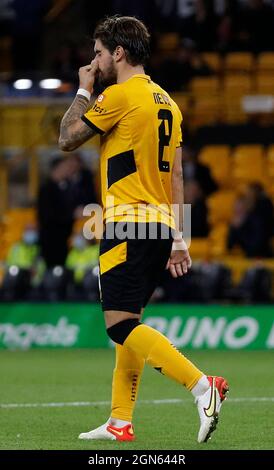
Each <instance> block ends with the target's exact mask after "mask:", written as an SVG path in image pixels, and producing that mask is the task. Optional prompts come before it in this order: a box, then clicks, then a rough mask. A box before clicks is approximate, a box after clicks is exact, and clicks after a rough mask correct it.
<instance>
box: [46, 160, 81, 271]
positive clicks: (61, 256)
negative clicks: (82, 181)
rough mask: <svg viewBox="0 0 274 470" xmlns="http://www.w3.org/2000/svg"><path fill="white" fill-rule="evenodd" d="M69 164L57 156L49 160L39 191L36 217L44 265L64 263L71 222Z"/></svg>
mask: <svg viewBox="0 0 274 470" xmlns="http://www.w3.org/2000/svg"><path fill="white" fill-rule="evenodd" d="M70 175H71V169H70V165H69V164H68V162H67V161H66V160H65V159H62V158H60V157H57V158H55V159H54V160H53V162H52V164H51V170H50V176H49V178H48V180H47V181H46V183H45V184H44V185H43V186H42V187H41V188H40V191H39V195H38V220H39V235H40V237H39V238H40V247H41V254H42V256H43V258H44V259H45V261H46V264H47V267H53V266H56V265H64V263H65V260H66V257H67V253H68V247H67V241H68V238H69V236H70V235H71V231H72V226H73V202H72V198H71V192H70V187H69V183H68V178H69V177H70Z"/></svg>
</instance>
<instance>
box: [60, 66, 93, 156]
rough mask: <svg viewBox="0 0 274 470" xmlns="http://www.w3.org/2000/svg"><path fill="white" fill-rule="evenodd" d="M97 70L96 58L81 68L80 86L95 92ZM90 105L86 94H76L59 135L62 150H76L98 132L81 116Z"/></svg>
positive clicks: (63, 120) (62, 122)
mask: <svg viewBox="0 0 274 470" xmlns="http://www.w3.org/2000/svg"><path fill="white" fill-rule="evenodd" d="M97 70H98V62H97V60H96V58H95V59H94V60H93V61H92V62H91V63H90V64H89V65H85V66H84V67H81V68H80V69H79V85H80V88H83V89H85V90H87V91H88V92H89V93H92V92H93V85H94V80H95V76H96V72H97ZM88 105H89V100H88V99H87V98H86V97H85V96H83V95H79V94H77V95H76V97H75V99H74V101H73V103H72V105H71V106H70V108H69V109H68V110H67V112H66V114H65V115H64V117H63V119H62V121H61V128H60V137H59V148H60V149H61V150H64V151H65V152H70V151H72V150H75V149H77V148H78V147H80V145H82V144H83V143H84V142H86V141H87V140H88V139H90V138H91V137H93V136H94V135H95V134H96V131H95V130H93V129H91V128H90V127H89V126H88V125H87V124H85V123H84V121H82V119H81V116H83V114H85V112H86V111H87V109H88Z"/></svg>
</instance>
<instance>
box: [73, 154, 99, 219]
mask: <svg viewBox="0 0 274 470" xmlns="http://www.w3.org/2000/svg"><path fill="white" fill-rule="evenodd" d="M66 162H67V165H68V171H69V190H70V198H71V201H72V210H73V212H74V217H75V218H81V217H82V216H83V208H84V206H86V205H87V204H91V203H94V202H97V197H96V194H95V188H94V183H93V175H92V173H91V171H90V170H89V169H88V168H86V167H85V165H84V163H83V160H82V159H81V156H80V155H79V154H78V153H71V154H70V155H68V156H67V157H66Z"/></svg>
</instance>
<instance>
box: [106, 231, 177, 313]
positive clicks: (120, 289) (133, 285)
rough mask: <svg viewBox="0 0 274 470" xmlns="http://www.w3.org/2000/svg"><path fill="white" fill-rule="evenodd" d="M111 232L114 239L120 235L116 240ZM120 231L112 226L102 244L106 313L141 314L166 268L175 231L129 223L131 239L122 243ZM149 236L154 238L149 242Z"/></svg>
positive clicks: (129, 236) (128, 236) (127, 238)
mask: <svg viewBox="0 0 274 470" xmlns="http://www.w3.org/2000/svg"><path fill="white" fill-rule="evenodd" d="M119 224H120V227H117V226H119ZM109 228H110V230H109V232H110V233H112V235H113V233H114V232H116V233H114V237H113V239H110V238H109V233H107V232H108V229H109ZM117 228H121V223H120V222H116V223H108V224H107V231H106V230H105V232H104V235H103V238H102V240H101V244H100V293H101V303H102V309H103V311H106V310H120V311H125V312H131V313H137V314H138V313H140V311H141V309H142V308H143V307H145V306H146V304H147V303H148V301H149V299H150V297H151V295H152V294H153V291H154V289H155V287H157V284H158V281H159V278H160V276H161V274H162V272H163V270H164V269H165V267H166V264H167V261H168V259H169V256H170V252H171V246H172V240H173V239H172V235H171V229H170V227H167V226H166V225H163V224H157V223H149V224H148V223H147V224H145V223H139V224H136V223H131V222H128V223H127V237H126V238H125V239H124V240H121V239H120V238H117V235H116V234H117V230H116V229H117ZM128 228H129V230H128ZM140 229H141V230H140ZM149 233H150V235H152V236H153V237H154V238H149V237H148V234H149ZM144 234H145V235H146V238H144Z"/></svg>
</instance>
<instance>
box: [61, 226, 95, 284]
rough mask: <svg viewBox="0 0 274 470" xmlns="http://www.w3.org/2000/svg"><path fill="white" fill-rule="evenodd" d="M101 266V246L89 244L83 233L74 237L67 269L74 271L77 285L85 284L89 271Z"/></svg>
mask: <svg viewBox="0 0 274 470" xmlns="http://www.w3.org/2000/svg"><path fill="white" fill-rule="evenodd" d="M98 264H99V245H98V244H97V243H93V244H89V243H88V242H87V240H86V239H85V238H84V237H83V235H82V234H81V233H78V234H76V235H74V237H73V239H72V247H71V249H70V251H69V253H68V256H67V259H66V268H67V269H69V270H70V271H73V278H74V281H75V283H76V284H80V283H82V282H83V279H84V275H85V274H86V272H87V270H88V269H92V268H94V267H95V266H98Z"/></svg>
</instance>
